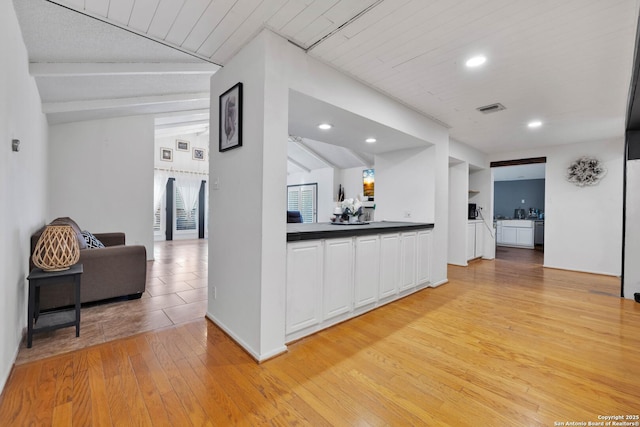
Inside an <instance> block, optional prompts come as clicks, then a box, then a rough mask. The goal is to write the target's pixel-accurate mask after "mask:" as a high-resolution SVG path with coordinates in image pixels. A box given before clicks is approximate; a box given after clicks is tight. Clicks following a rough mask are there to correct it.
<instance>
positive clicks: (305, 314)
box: [286, 240, 322, 334]
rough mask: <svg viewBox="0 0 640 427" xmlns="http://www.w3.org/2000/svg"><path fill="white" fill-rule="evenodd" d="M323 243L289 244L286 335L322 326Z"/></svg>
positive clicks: (317, 241)
mask: <svg viewBox="0 0 640 427" xmlns="http://www.w3.org/2000/svg"><path fill="white" fill-rule="evenodd" d="M321 298H322V243H321V242H320V241H319V240H312V241H309V242H299V243H298V242H297V243H289V244H287V283H286V299H287V301H286V304H287V307H286V333H287V334H289V333H291V332H295V331H298V330H300V329H304V328H306V327H308V326H311V325H315V324H317V323H320V320H321V318H322V307H321V301H322V299H321Z"/></svg>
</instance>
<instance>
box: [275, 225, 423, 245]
mask: <svg viewBox="0 0 640 427" xmlns="http://www.w3.org/2000/svg"><path fill="white" fill-rule="evenodd" d="M378 224H380V225H378ZM434 226H435V225H434V224H433V223H409V222H407V223H397V225H394V224H385V223H384V222H381V223H371V224H369V225H354V226H338V225H332V224H330V223H327V227H333V228H327V229H326V230H309V231H290V232H287V242H299V241H304V240H320V239H337V238H343V237H354V236H366V235H372V234H390V233H398V232H403V231H412V230H426V229H433V228H434Z"/></svg>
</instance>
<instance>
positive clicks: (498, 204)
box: [493, 179, 545, 218]
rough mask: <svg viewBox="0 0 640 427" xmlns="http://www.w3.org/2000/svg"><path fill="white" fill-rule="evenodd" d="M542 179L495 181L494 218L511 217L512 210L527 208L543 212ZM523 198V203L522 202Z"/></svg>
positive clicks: (526, 209)
mask: <svg viewBox="0 0 640 427" xmlns="http://www.w3.org/2000/svg"><path fill="white" fill-rule="evenodd" d="M544 181H545V180H544V179H523V180H519V181H496V182H494V183H493V195H494V215H495V216H496V218H500V217H504V218H513V211H514V210H515V209H519V208H522V209H524V210H525V211H526V212H527V213H528V212H529V208H533V209H539V210H540V211H542V212H544ZM522 199H524V201H525V202H524V204H523V203H522Z"/></svg>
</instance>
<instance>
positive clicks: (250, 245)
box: [207, 36, 288, 360]
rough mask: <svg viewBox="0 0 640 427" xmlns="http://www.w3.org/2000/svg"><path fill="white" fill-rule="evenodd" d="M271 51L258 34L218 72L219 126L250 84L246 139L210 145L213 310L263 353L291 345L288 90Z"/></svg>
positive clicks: (214, 82) (214, 107)
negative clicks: (224, 99) (223, 99)
mask: <svg viewBox="0 0 640 427" xmlns="http://www.w3.org/2000/svg"><path fill="white" fill-rule="evenodd" d="M267 50H268V45H267V41H266V40H265V38H264V37H263V36H258V37H257V38H255V39H254V40H252V41H251V42H250V43H249V44H248V45H247V46H245V47H244V48H243V49H242V50H241V51H240V52H239V53H238V54H237V55H236V56H235V57H234V58H233V59H231V61H229V62H228V63H227V64H225V67H224V68H222V69H221V70H220V71H218V72H217V73H216V74H214V75H213V76H212V78H211V110H210V114H211V119H210V123H211V129H218V122H219V119H218V113H219V108H218V107H219V106H218V97H219V96H220V95H221V94H222V93H224V92H225V91H226V90H228V89H229V88H230V87H232V86H233V85H235V84H236V83H238V82H242V83H243V107H242V108H243V113H242V114H243V145H242V147H239V148H236V149H233V150H229V151H226V152H223V153H220V152H218V150H215V149H214V150H211V152H210V153H211V158H210V172H209V176H210V179H211V185H210V186H209V188H210V201H211V208H210V213H211V217H210V223H209V235H210V239H209V302H208V308H207V317H209V318H210V319H212V320H213V321H214V322H215V323H216V324H218V325H219V326H220V327H221V328H223V329H224V330H225V331H226V332H227V333H229V334H230V335H231V336H232V337H233V338H234V339H235V340H236V341H237V342H238V343H239V344H241V345H242V346H243V347H244V348H245V349H246V350H247V351H248V352H249V353H250V354H251V355H253V357H254V358H256V359H259V360H260V359H263V358H268V357H270V356H272V355H275V354H278V353H280V352H282V351H284V350H285V349H286V347H285V346H284V307H285V305H284V283H285V267H286V266H285V258H286V218H285V207H286V184H287V178H286V173H287V138H288V126H287V121H288V118H287V117H288V112H287V108H288V91H287V89H286V86H281V85H279V84H278V81H279V78H278V77H279V76H277V75H271V73H272V71H271V70H270V68H271V64H268V63H267V62H268V61H267ZM276 74H280V75H281V73H280V72H278V71H276ZM267 76H268V77H267ZM267 99H268V100H269V106H268V108H267V105H266V100H267ZM217 146H218V135H217V132H213V133H212V134H211V147H217ZM216 182H217V183H218V189H216Z"/></svg>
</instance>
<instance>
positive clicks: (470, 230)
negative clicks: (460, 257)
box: [467, 223, 476, 260]
mask: <svg viewBox="0 0 640 427" xmlns="http://www.w3.org/2000/svg"><path fill="white" fill-rule="evenodd" d="M475 257H476V225H475V224H474V223H469V224H467V260H470V259H474V258H475Z"/></svg>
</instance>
